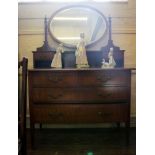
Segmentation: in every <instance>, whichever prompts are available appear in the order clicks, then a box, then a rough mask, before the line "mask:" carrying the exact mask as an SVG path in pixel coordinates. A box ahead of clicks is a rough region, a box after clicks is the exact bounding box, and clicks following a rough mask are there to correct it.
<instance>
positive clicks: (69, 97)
mask: <svg viewBox="0 0 155 155" xmlns="http://www.w3.org/2000/svg"><path fill="white" fill-rule="evenodd" d="M32 96H33V102H34V103H37V102H38V103H56V102H61V103H75V102H76V103H81V102H82V103H88V102H89V103H90V102H94V101H95V102H97V101H99V102H102V101H103V102H104V101H111V102H114V101H115V102H116V101H121V100H122V101H124V100H127V99H128V87H110V86H109V87H92V88H84V87H83V88H76V87H75V88H63V89H62V88H33V95H32Z"/></svg>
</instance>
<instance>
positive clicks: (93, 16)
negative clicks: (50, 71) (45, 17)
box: [49, 7, 107, 46]
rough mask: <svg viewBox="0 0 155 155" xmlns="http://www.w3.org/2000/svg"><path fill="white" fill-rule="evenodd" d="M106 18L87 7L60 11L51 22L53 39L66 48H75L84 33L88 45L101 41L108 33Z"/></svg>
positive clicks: (50, 28)
mask: <svg viewBox="0 0 155 155" xmlns="http://www.w3.org/2000/svg"><path fill="white" fill-rule="evenodd" d="M106 28H107V22H106V18H105V17H104V16H103V15H102V14H101V13H100V12H98V11H96V10H94V9H91V8H87V7H72V8H68V9H65V10H61V11H58V12H57V13H56V14H55V15H54V16H53V17H51V18H50V20H49V32H50V35H51V36H52V38H54V39H55V40H56V41H58V42H61V43H63V44H64V45H66V46H75V45H77V43H78V42H79V40H80V34H81V33H84V36H85V43H86V45H88V44H91V43H94V42H96V41H98V40H99V39H101V38H102V37H103V35H104V34H105V32H106Z"/></svg>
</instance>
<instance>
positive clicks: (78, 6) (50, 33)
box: [48, 5, 108, 48]
mask: <svg viewBox="0 0 155 155" xmlns="http://www.w3.org/2000/svg"><path fill="white" fill-rule="evenodd" d="M69 8H88V9H91V10H93V11H95V12H97V13H98V14H100V15H101V17H102V18H103V19H104V21H105V23H106V30H105V33H104V34H103V35H102V36H101V37H100V38H99V39H97V40H95V41H92V42H90V43H88V44H87V45H86V47H88V46H90V45H93V44H95V43H97V42H98V41H100V40H101V39H103V37H104V36H105V35H106V34H107V32H108V21H107V18H106V17H105V16H104V15H103V14H102V13H101V12H100V11H98V10H97V9H96V8H93V7H91V6H86V5H70V6H66V7H63V8H60V9H58V10H57V11H56V12H55V13H54V14H53V15H52V16H51V17H50V18H49V21H48V32H49V35H50V37H51V38H52V39H54V40H55V41H56V42H58V43H63V45H64V46H65V47H68V48H76V45H72V44H67V43H64V42H61V41H60V40H59V39H57V38H56V37H55V36H54V35H53V34H52V32H51V31H50V24H51V22H52V20H53V18H54V17H55V16H56V14H57V13H59V12H61V11H63V10H66V9H69Z"/></svg>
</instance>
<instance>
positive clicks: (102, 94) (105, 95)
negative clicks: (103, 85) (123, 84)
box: [97, 93, 112, 97]
mask: <svg viewBox="0 0 155 155" xmlns="http://www.w3.org/2000/svg"><path fill="white" fill-rule="evenodd" d="M97 95H98V96H100V97H109V96H111V95H112V94H111V93H107V94H104V93H98V94H97Z"/></svg>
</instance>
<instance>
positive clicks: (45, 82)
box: [32, 72, 77, 87]
mask: <svg viewBox="0 0 155 155" xmlns="http://www.w3.org/2000/svg"><path fill="white" fill-rule="evenodd" d="M32 74H33V76H32V85H33V87H72V86H75V85H77V79H76V75H75V74H72V73H69V72H65V73H62V72H35V73H32Z"/></svg>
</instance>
